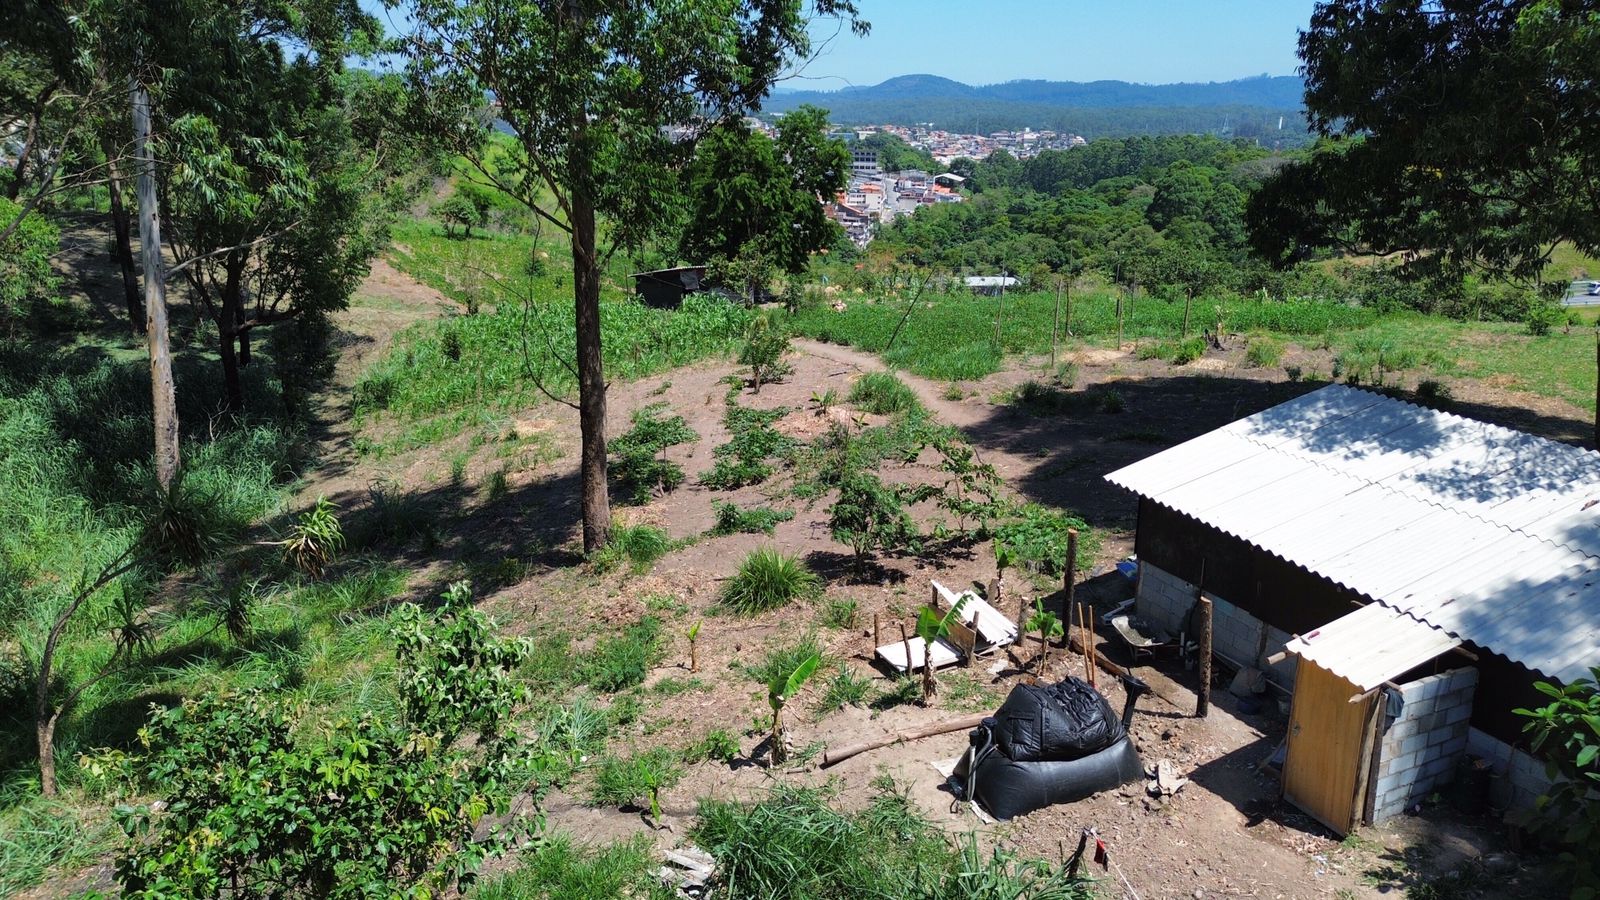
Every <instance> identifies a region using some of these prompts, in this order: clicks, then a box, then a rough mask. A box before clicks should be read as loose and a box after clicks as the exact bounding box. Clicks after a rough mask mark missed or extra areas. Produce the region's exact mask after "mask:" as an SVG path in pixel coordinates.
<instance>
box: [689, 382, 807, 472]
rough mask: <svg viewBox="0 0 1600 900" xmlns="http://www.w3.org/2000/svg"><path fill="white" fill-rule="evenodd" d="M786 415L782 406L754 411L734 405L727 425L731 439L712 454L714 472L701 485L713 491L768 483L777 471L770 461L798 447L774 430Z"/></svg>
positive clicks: (731, 405)
mask: <svg viewBox="0 0 1600 900" xmlns="http://www.w3.org/2000/svg"><path fill="white" fill-rule="evenodd" d="M786 412H787V410H786V409H783V408H781V407H780V408H778V409H770V410H765V409H751V408H750V407H747V406H739V405H738V404H736V403H730V404H729V405H728V411H727V413H726V414H725V415H724V416H723V424H725V425H727V427H728V431H729V433H730V434H731V437H729V438H728V442H727V443H726V444H723V445H721V446H720V447H718V448H717V449H715V450H713V451H711V453H712V456H714V457H715V458H716V462H715V463H713V464H712V466H711V471H709V472H707V473H706V474H705V475H703V476H701V478H700V483H701V484H703V485H705V486H706V487H709V488H711V489H713V490H719V491H728V490H733V489H734V488H741V487H745V486H747V485H752V484H760V483H761V482H763V481H765V480H767V477H768V476H769V475H771V474H772V471H773V469H772V466H771V465H770V463H769V462H768V460H770V459H771V458H773V457H774V456H780V455H784V454H787V453H788V452H789V451H791V450H792V449H793V448H794V441H793V439H791V438H789V437H786V436H784V435H782V434H780V433H779V432H778V430H777V429H775V428H773V427H772V423H773V422H776V421H777V420H779V419H781V418H783V416H784V414H785V413H786Z"/></svg>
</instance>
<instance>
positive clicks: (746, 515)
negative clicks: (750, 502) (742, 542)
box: [711, 503, 794, 536]
mask: <svg viewBox="0 0 1600 900" xmlns="http://www.w3.org/2000/svg"><path fill="white" fill-rule="evenodd" d="M711 507H712V509H714V510H715V511H716V513H717V524H716V525H714V526H712V528H711V533H712V534H714V535H719V536H720V535H728V534H740V533H743V534H772V532H773V530H774V529H775V527H776V526H777V524H778V523H779V522H787V521H789V520H790V519H792V518H794V511H793V510H788V509H772V508H771V507H767V506H755V507H751V508H750V509H740V508H739V507H738V506H736V505H734V504H733V503H712V504H711Z"/></svg>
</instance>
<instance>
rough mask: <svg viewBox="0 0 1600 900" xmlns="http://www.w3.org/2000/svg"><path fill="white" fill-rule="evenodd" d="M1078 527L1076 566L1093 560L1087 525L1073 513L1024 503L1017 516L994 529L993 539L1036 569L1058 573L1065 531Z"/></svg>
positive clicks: (1062, 562)
mask: <svg viewBox="0 0 1600 900" xmlns="http://www.w3.org/2000/svg"><path fill="white" fill-rule="evenodd" d="M1074 528H1075V529H1077V531H1078V567H1079V568H1080V569H1081V568H1083V566H1084V564H1085V563H1087V562H1091V561H1093V560H1094V555H1095V539H1094V534H1093V532H1092V531H1090V529H1089V526H1088V525H1087V524H1086V523H1085V522H1084V521H1083V520H1082V519H1080V518H1078V517H1077V516H1073V515H1069V514H1067V513H1063V512H1057V511H1055V510H1052V509H1046V508H1045V507H1043V506H1040V505H1039V504H1037V503H1028V504H1024V505H1023V506H1022V507H1021V508H1020V509H1018V510H1017V517H1016V518H1015V519H1012V520H1011V521H1009V522H1005V523H1003V524H1001V525H1000V526H999V527H998V528H996V529H995V541H996V542H997V543H998V544H1000V545H1002V546H1004V547H1005V548H1006V549H1007V550H1008V551H1009V552H1010V553H1011V554H1012V556H1013V558H1014V559H1015V560H1016V561H1017V562H1019V563H1031V564H1033V565H1034V566H1035V567H1036V568H1037V569H1038V570H1039V571H1042V572H1045V573H1048V574H1051V575H1060V574H1062V573H1063V572H1064V571H1065V569H1064V565H1065V561H1066V557H1067V531H1068V530H1069V529H1074Z"/></svg>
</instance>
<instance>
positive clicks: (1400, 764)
mask: <svg viewBox="0 0 1600 900" xmlns="http://www.w3.org/2000/svg"><path fill="white" fill-rule="evenodd" d="M1417 758H1418V756H1417V754H1415V753H1401V754H1398V755H1396V756H1393V757H1390V758H1389V759H1386V760H1384V762H1383V770H1384V771H1385V772H1404V771H1407V770H1408V769H1412V768H1414V767H1415V766H1416V764H1417Z"/></svg>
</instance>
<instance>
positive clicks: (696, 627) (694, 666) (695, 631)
mask: <svg viewBox="0 0 1600 900" xmlns="http://www.w3.org/2000/svg"><path fill="white" fill-rule="evenodd" d="M702 624H704V623H702V622H696V623H694V624H693V625H690V626H689V674H691V675H693V674H694V673H696V672H698V671H700V655H699V653H698V652H697V650H698V644H697V640H698V638H699V637H700V626H701V625H702Z"/></svg>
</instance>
